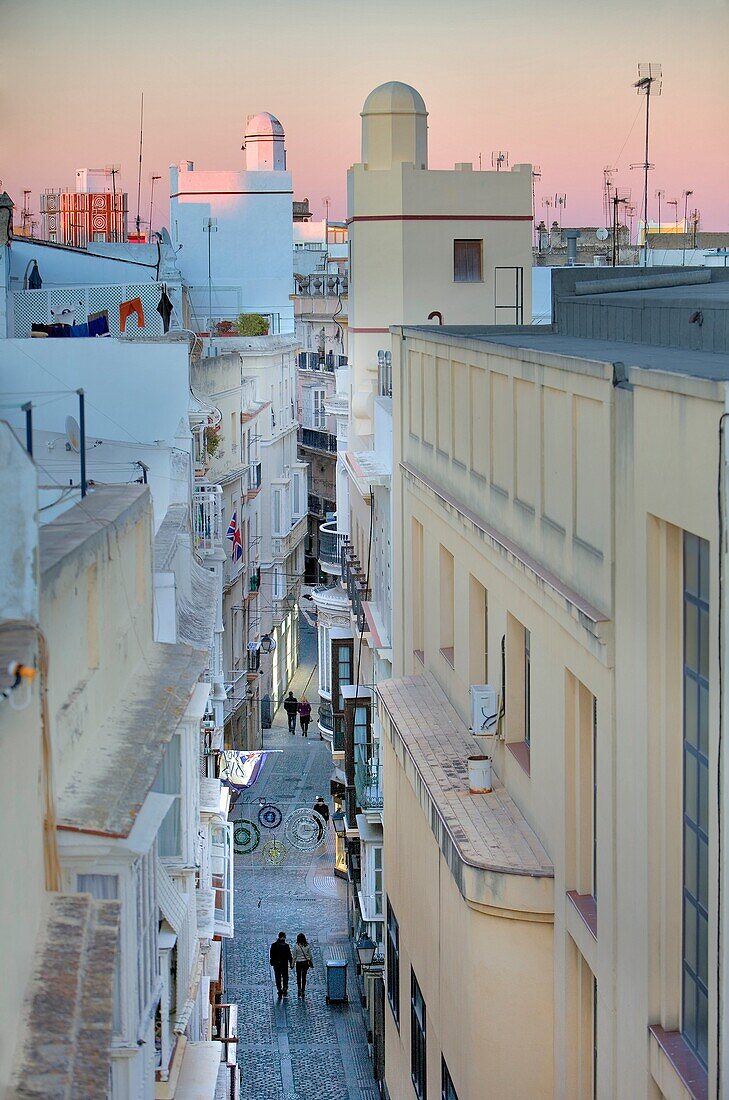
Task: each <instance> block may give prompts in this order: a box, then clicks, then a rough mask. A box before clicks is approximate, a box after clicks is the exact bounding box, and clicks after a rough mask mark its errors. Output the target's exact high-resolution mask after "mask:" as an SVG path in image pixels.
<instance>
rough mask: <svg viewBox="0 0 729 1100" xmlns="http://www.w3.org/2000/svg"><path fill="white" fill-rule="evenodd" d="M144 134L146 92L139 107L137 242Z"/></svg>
mask: <svg viewBox="0 0 729 1100" xmlns="http://www.w3.org/2000/svg"><path fill="white" fill-rule="evenodd" d="M143 136H144V92H142V104H141V107H140V109H139V169H138V171H137V243H139V226H140V220H139V206H140V203H141V199H142V138H143Z"/></svg>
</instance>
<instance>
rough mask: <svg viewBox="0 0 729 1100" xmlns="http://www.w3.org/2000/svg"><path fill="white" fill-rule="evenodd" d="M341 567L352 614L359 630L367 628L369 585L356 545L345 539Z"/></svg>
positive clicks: (341, 551) (341, 553)
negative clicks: (366, 605) (366, 607)
mask: <svg viewBox="0 0 729 1100" xmlns="http://www.w3.org/2000/svg"><path fill="white" fill-rule="evenodd" d="M339 560H340V567H341V570H342V581H343V582H344V587H345V588H346V589H347V596H348V598H349V602H350V603H351V605H352V614H353V615H354V617H355V620H356V623H357V630H359V631H364V630H365V629H366V625H367V620H366V616H365V613H364V603H365V601H366V600H369V598H370V590H369V588H368V587H367V583H366V577H365V574H364V573H363V572H362V570H361V567H360V563H359V560H358V559H357V558H356V557H355V554H354V547H353V546H352V544H351V543H350V542H348V541H345V542H344V544H343V545H342V547H341V549H340V559H339Z"/></svg>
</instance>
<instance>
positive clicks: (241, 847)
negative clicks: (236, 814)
mask: <svg viewBox="0 0 729 1100" xmlns="http://www.w3.org/2000/svg"><path fill="white" fill-rule="evenodd" d="M260 843H261V830H260V829H259V828H258V826H257V825H256V823H255V822H254V821H248V820H247V819H246V818H243V820H241V821H236V823H235V827H234V829H233V847H234V848H235V852H236V855H239V856H247V855H250V853H251V852H255V850H256V848H257V847H258V845H259V844H260Z"/></svg>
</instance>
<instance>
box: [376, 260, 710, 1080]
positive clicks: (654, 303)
mask: <svg viewBox="0 0 729 1100" xmlns="http://www.w3.org/2000/svg"><path fill="white" fill-rule="evenodd" d="M712 275H713V273H711V274H710V273H708V272H707V273H706V275H703V274H702V275H700V276H697V275H696V274H695V273H691V274H690V275H688V276H687V277H686V279H685V280H684V282H683V284H682V285H680V287H678V288H677V287H676V285H675V284H676V281H677V278H676V275H675V274H674V275H671V274H670V273H666V272H665V271H664V272H663V273H661V274H660V275H658V276H653V277H651V276H652V273H649V278H648V279H647V281H645V282H641V280H640V278H639V276H636V275H635V273H634V274H633V278H632V280H631V281H630V283H625V282H624V281H622V282H621V283H618V282H615V283H614V284H613V286H611V282H612V273H609V272H601V273H600V276H599V278H598V277H596V274H595V273H593V272H579V271H574V270H573V271H571V272H568V271H565V272H563V273H560V274H559V275H557V274H554V275H553V279H554V281H555V303H556V310H555V324H554V325H553V326H549V328H544V327H540V328H538V329H532V330H531V331H529V330H525V329H522V330H521V331H517V330H514V331H512V332H511V333H508V334H507V333H505V332H504V331H503V330H502V331H495V330H491V331H490V330H489V329H488V328H487V327H484V328H483V329H481V330H476V329H467V330H463V329H462V330H459V329H458V328H453V329H450V330H449V329H448V328H445V329H423V328H417V327H407V326H404V327H402V328H400V329H398V331H397V345H396V347H395V349H394V355H393V372H394V380H393V391H394V417H393V421H394V440H395V445H394V465H393V470H394V479H393V480H394V510H393V516H394V545H395V547H396V552H395V556H394V578H393V592H394V596H393V620H394V622H393V638H394V639H395V644H394V650H393V671H394V675H395V678H394V679H392V680H391V681H389V682H386V683H384V684H381V685H379V686H378V700H379V702H378V705H379V712H380V721H381V724H382V727H383V741H384V745H385V761H384V763H385V767H384V775H385V782H384V795H385V806H386V810H387V812H386V814H385V818H384V863H385V891H386V897H387V902H386V905H387V924H388V934H387V936H388V938H387V988H388V998H389V1003H390V1009H389V1010H388V1012H387V1015H386V1056H387V1057H386V1073H387V1084H388V1088H389V1092H390V1095H392V1096H406V1095H411V1094H412V1092H413V1090H414V1094H415V1095H416V1096H419V1097H423V1096H425V1095H426V1091H427V1093H428V1094H430V1095H434V1094H437V1093H438V1089H440V1088H442V1089H443V1090H444V1091H443V1095H446V1096H449V1097H453V1096H456V1097H458V1098H459V1100H468V1098H474V1100H475V1098H476V1097H480V1096H482V1095H483V1088H484V1082H485V1081H488V1082H490V1085H491V1088H492V1089H493V1092H494V1095H498V1096H500V1097H509V1096H514V1097H521V1096H527V1095H528V1096H545V1097H546V1096H570V1097H572V1096H574V1097H586V1098H587V1097H592V1096H600V1097H609V1096H614V1097H626V1098H627V1097H636V1096H644V1097H649V1098H650V1100H657V1098H658V1097H679V1096H680V1097H684V1098H685V1097H700V1096H707V1095H713V1094H715V1093H716V1090H717V1087H718V1086H717V1082H718V1079H719V1067H720V1064H721V1056H722V1050H721V1045H722V1043H723V1026H722V1022H721V1021H722V1019H723V988H722V983H721V978H720V974H721V973H722V968H723V966H724V965H725V958H724V956H723V952H722V949H721V948H720V947H719V946H717V945H718V942H719V941H718V931H719V925H720V922H723V921H724V920H725V913H724V911H723V907H722V905H721V902H720V892H719V889H718V885H717V884H718V883H719V882H720V881H721V880H722V878H723V874H724V869H723V867H722V864H721V861H722V858H723V857H722V855H721V852H720V847H719V843H718V838H719V830H720V824H721V817H722V814H723V811H724V802H725V799H724V795H723V793H722V790H723V789H722V785H721V777H720V767H721V762H720V758H719V743H720V737H721V723H722V719H721V716H720V709H719V706H720V697H721V695H722V692H723V688H722V683H721V680H720V664H719V652H720V647H721V646H722V645H723V639H722V637H721V636H720V632H719V622H720V601H721V599H722V596H721V586H720V583H719V577H720V571H721V569H722V568H723V564H722V558H721V557H720V546H719V533H720V530H721V528H722V525H723V523H724V522H725V520H724V514H725V510H726V503H725V500H724V488H723V486H724V485H725V458H724V453H723V450H722V443H721V440H722V433H723V430H724V429H723V423H724V419H723V418H724V414H725V408H726V392H725V391H726V382H725V380H726V379H727V378H728V377H729V356H728V355H727V352H728V351H729V348H727V346H726V342H725V341H724V342H723V343H722V340H723V337H722V336H721V331H720V330H717V329H716V327H715V325H716V323H717V322H719V320H720V316H721V311H722V309H723V308H724V307H725V303H726V295H727V288H728V287H729V284H727V283H722V282H717V281H716V280H714V281H712V282H711V284H709V280H711V279H712ZM621 290H622V292H623V293H620V292H619V291H621ZM697 311H700V312H702V313H703V316H704V318H705V322H704V326H703V328H702V331H701V332H700V333H698V334H697V333H695V332H694V331H693V328H692V326H691V324H690V318H691V316H692V315H693V314H694V313H696V312H697ZM717 479H718V483H719V485H720V492H719V497H718V498H717V494H716V491H715V489H716V485H717ZM708 486H711V487H712V491H711V492H709V491H708V490H707V487H708ZM474 685H475V686H476V687H478V686H479V685H490V686H491V687H492V688H493V696H494V698H495V701H496V703H495V706H493V705H492V709H491V713H488V714H487V711H488V710H489V708H488V707H487V706H486V705H485V704H483V700H484V699H488V696H484V695H483V694H479V693H478V692H477V693H475V694H474V692H473V686H474ZM469 689H471V691H470V697H469ZM474 699H479V700H481V701H482V702H481V704H479V706H475V705H474ZM482 704H483V705H482ZM486 719H488V724H489V725H490V726H491V727H492V730H491V732H490V733H488V734H487V733H486V732H482V731H481V727H482V726H483V724H484V721H485V720H486ZM472 730H474V731H476V732H477V733H478V736H474V735H473V733H472V732H471V731H472ZM474 758H475V759H474ZM484 758H488V760H489V761H490V763H491V769H492V774H491V778H490V779H488V778H486V779H484V777H483V773H482V774H481V777H480V780H478V781H476V782H474V774H475V772H474V767H476V768H478V767H480V766H481V765H482V764H483V763H484ZM489 787H490V788H491V790H490V793H484V792H485V791H486V790H487V789H488V788H489ZM424 914H427V918H426V919H424Z"/></svg>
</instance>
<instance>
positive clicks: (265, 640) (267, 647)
mask: <svg viewBox="0 0 729 1100" xmlns="http://www.w3.org/2000/svg"><path fill="white" fill-rule="evenodd" d="M259 648H260V649H261V651H262V652H263V653H273V651H274V649H275V648H276V639H275V638H272V637H271V635H270V634H264V635H263V637H262V638H261V642H260V647H259Z"/></svg>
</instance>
